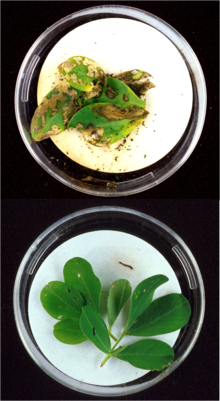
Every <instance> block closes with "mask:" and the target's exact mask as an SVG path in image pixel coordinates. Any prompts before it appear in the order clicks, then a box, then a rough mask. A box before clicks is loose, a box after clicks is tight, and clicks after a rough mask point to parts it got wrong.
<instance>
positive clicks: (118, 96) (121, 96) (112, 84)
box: [84, 77, 146, 109]
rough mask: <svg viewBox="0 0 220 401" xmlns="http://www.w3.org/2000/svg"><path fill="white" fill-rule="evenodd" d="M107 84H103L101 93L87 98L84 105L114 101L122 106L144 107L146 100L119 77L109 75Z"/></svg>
mask: <svg viewBox="0 0 220 401" xmlns="http://www.w3.org/2000/svg"><path fill="white" fill-rule="evenodd" d="M107 85H108V86H103V88H102V92H101V94H100V95H99V96H98V97H97V96H96V97H93V98H91V99H88V100H86V96H85V101H84V105H85V106H86V105H88V104H91V103H114V104H117V105H119V106H121V107H130V106H132V105H133V106H135V107H140V108H141V109H144V108H145V106H146V102H145V101H144V100H141V99H140V98H139V97H138V96H136V95H135V93H134V92H133V91H132V90H131V89H130V88H129V87H128V86H127V85H126V84H125V83H124V82H122V81H119V80H118V79H115V78H112V77H108V78H107Z"/></svg>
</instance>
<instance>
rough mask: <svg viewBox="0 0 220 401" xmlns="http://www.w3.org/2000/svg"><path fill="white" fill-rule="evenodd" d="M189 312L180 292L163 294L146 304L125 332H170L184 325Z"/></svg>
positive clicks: (146, 334)
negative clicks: (144, 308)
mask: <svg viewBox="0 0 220 401" xmlns="http://www.w3.org/2000/svg"><path fill="white" fill-rule="evenodd" d="M190 314H191V308H190V304H189V302H188V301H187V299H186V298H185V297H184V296H183V295H182V294H169V295H165V296H163V297H160V298H158V299H156V300H155V301H153V302H152V303H151V304H150V305H149V306H148V308H147V309H146V310H145V311H144V312H143V313H142V314H141V315H140V316H139V318H138V319H137V321H136V322H135V323H134V324H133V325H132V326H131V327H130V328H129V330H128V331H127V334H129V335H131V336H148V337H149V336H155V335H158V334H166V333H171V332H172V331H175V330H178V329H180V328H181V327H183V326H185V324H186V323H187V322H188V320H189V318H190Z"/></svg>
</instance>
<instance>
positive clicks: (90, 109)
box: [68, 103, 148, 146]
mask: <svg viewBox="0 0 220 401" xmlns="http://www.w3.org/2000/svg"><path fill="white" fill-rule="evenodd" d="M147 115H148V111H146V110H143V109H140V108H138V107H133V106H131V107H130V108H126V109H124V108H122V107H120V106H118V105H115V104H111V103H95V104H91V105H89V106H85V107H83V108H82V109H81V110H79V111H78V112H77V113H76V114H75V115H74V116H73V118H72V119H71V120H70V122H69V126H68V127H74V128H77V129H78V130H79V131H80V132H81V133H82V135H83V137H84V139H85V140H86V141H87V142H89V143H91V144H92V145H96V146H106V145H112V144H113V143H114V142H117V141H118V140H120V139H122V138H124V137H125V136H127V135H128V134H129V133H130V132H131V131H132V130H133V129H134V128H135V127H137V126H138V125H139V124H140V123H141V122H142V121H144V119H145V118H146V116H147Z"/></svg>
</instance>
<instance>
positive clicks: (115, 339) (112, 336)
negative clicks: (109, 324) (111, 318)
mask: <svg viewBox="0 0 220 401" xmlns="http://www.w3.org/2000/svg"><path fill="white" fill-rule="evenodd" d="M108 334H109V335H110V337H111V338H112V339H113V340H114V341H118V340H117V338H116V337H115V336H114V335H113V334H112V333H111V331H110V330H109V331H108Z"/></svg>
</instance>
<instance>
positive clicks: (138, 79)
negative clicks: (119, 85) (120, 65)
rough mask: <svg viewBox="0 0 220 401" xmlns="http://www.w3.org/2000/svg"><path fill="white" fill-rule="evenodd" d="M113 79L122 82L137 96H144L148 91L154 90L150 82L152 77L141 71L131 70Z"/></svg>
mask: <svg viewBox="0 0 220 401" xmlns="http://www.w3.org/2000/svg"><path fill="white" fill-rule="evenodd" d="M114 78H116V79H119V80H120V81H122V82H124V83H125V84H126V85H127V86H128V87H129V88H131V89H132V91H133V92H134V93H135V94H136V95H137V96H141V95H144V94H145V93H146V92H147V91H148V90H149V89H151V88H155V85H154V84H153V83H152V82H151V78H152V76H151V75H150V74H148V72H145V71H142V70H132V71H126V72H122V73H120V74H118V75H115V76H114Z"/></svg>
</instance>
